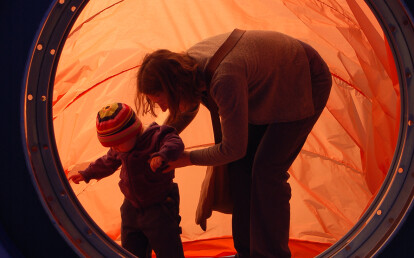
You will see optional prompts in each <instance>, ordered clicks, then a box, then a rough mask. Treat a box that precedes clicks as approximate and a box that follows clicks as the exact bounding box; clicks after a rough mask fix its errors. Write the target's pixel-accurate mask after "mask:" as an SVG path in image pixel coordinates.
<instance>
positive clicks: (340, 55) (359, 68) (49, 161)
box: [24, 0, 414, 257]
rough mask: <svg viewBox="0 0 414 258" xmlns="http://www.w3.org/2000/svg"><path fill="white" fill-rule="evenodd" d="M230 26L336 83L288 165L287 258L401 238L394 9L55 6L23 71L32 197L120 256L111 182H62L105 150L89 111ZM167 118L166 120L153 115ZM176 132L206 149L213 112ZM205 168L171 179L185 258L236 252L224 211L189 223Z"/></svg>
mask: <svg viewBox="0 0 414 258" xmlns="http://www.w3.org/2000/svg"><path fill="white" fill-rule="evenodd" d="M201 2H202V3H201ZM235 27H238V28H242V29H264V30H276V31H280V32H283V33H286V34H289V35H292V36H294V37H296V38H298V39H300V40H302V41H304V42H307V43H309V44H311V45H312V46H313V47H315V48H316V49H317V50H318V51H319V52H320V53H321V55H322V56H323V57H324V59H325V60H326V61H327V63H328V65H329V67H330V70H331V73H332V76H333V79H334V84H333V89H332V93H331V96H330V99H329V101H328V105H327V108H326V109H325V110H324V112H323V114H322V116H321V118H320V120H319V121H318V123H317V124H316V126H315V128H314V130H313V131H312V133H311V135H310V136H309V138H308V140H307V142H306V144H305V146H304V148H303V150H302V151H301V153H300V155H299V157H298V158H297V160H296V161H295V163H294V164H293V165H292V167H291V169H290V170H289V172H290V174H291V179H290V181H289V182H290V184H291V186H292V193H293V194H292V195H293V196H292V200H291V206H292V215H291V232H290V236H291V241H290V245H291V249H292V253H293V255H294V256H295V257H309V256H315V255H318V254H320V255H321V256H334V255H337V256H346V257H349V256H371V255H374V254H376V253H377V252H379V251H380V250H381V248H382V247H383V246H385V245H386V244H387V242H388V241H389V239H390V238H391V237H392V236H393V233H394V232H395V231H397V230H398V228H399V225H400V224H401V223H402V222H403V221H404V218H405V216H406V214H407V213H408V211H409V210H410V209H411V206H412V199H413V190H412V189H413V185H414V182H413V181H414V177H413V175H414V174H413V173H414V172H413V169H412V167H410V165H411V159H412V156H413V146H412V142H414V141H413V135H412V128H411V126H412V122H411V120H412V119H413V114H412V113H413V108H412V99H411V98H410V96H411V97H412V96H413V92H412V90H413V89H412V87H411V88H410V87H409V86H410V85H409V84H411V86H413V85H412V84H413V82H412V80H410V78H411V74H412V71H413V60H412V53H411V51H412V49H410V48H409V46H412V42H413V41H414V40H413V31H412V23H411V21H410V19H409V17H408V16H407V13H406V12H405V10H404V8H403V6H402V5H401V3H398V2H395V1H390V3H378V2H377V1H367V3H365V2H363V1H356V0H337V1H335V0H323V1H322V0H317V1H315V0H304V1H300V2H299V1H291V0H281V1H260V2H259V3H254V4H253V3H250V2H248V1H232V2H231V3H230V2H222V1H209V2H208V3H205V2H204V1H168V2H160V1H143V0H142V1H122V0H121V1H119V0H118V1H105V2H103V1H90V2H87V1H57V2H55V3H54V4H53V5H52V6H51V9H50V12H49V13H48V15H47V17H46V18H45V21H44V24H43V27H42V28H41V30H40V31H39V35H38V37H37V39H36V41H35V45H34V49H33V53H32V56H31V59H30V63H29V67H28V73H27V78H26V85H25V89H26V90H25V92H24V94H25V95H24V105H25V107H24V118H25V132H24V133H25V136H26V147H27V161H28V163H30V164H29V165H30V167H31V168H32V172H33V179H34V181H35V183H36V185H37V187H38V192H39V196H40V197H41V198H42V199H43V203H44V207H45V209H46V210H47V211H48V212H49V215H50V218H51V220H52V221H56V227H58V228H60V229H61V233H62V236H63V237H64V238H65V239H66V240H67V241H68V243H70V244H71V245H72V246H73V249H74V250H76V251H77V252H78V253H79V254H81V255H87V256H94V257H95V256H116V255H119V256H125V255H128V253H127V251H125V250H123V249H122V248H121V247H120V246H119V245H118V244H119V236H120V227H119V226H120V215H119V206H120V204H121V202H122V195H121V193H120V192H119V190H118V188H117V187H118V186H117V181H118V176H117V174H114V175H112V176H111V177H108V178H105V179H102V180H100V181H98V182H90V183H89V184H81V185H73V184H72V183H71V182H68V181H67V180H66V178H67V175H68V174H69V173H74V172H76V171H78V170H80V169H82V168H84V167H85V166H87V165H88V164H89V162H91V161H93V160H95V159H96V158H98V157H99V156H101V155H103V154H105V152H106V149H105V148H103V147H102V146H101V145H100V144H99V142H98V140H97V139H96V133H95V127H94V121H95V120H94V119H95V115H96V112H97V110H98V109H99V108H100V107H101V106H102V105H104V104H106V103H108V102H112V101H122V102H126V103H128V104H131V105H132V106H133V97H134V94H135V89H134V85H135V81H136V80H135V74H136V71H137V69H138V67H139V65H140V61H141V59H142V57H143V55H144V54H145V53H147V52H150V51H152V50H155V49H158V48H168V49H171V50H173V51H184V50H185V49H187V48H188V47H190V46H191V45H192V44H194V43H196V42H198V41H199V40H201V39H203V38H206V37H209V36H212V35H215V34H218V33H223V32H227V31H231V30H232V29H233V28H235ZM164 117H165V114H163V113H162V112H160V114H159V117H158V118H157V119H156V121H157V122H159V123H162V121H163V118H164ZM142 119H143V121H144V124H149V123H150V122H151V121H152V120H153V118H151V117H143V118H142ZM181 136H182V137H183V139H184V142H185V144H186V148H197V147H198V146H205V145H209V144H212V143H213V136H212V130H211V125H210V120H209V116H208V112H207V111H206V110H205V109H202V110H201V112H200V113H199V114H198V115H197V117H196V119H195V122H193V123H192V124H191V125H190V126H189V127H188V128H187V129H186V130H185V131H184V132H183V133H182V135H181ZM204 172H205V168H203V167H195V166H193V167H189V168H184V169H179V170H177V171H176V179H175V180H176V182H178V184H179V186H180V192H181V199H182V201H181V207H180V208H181V216H182V218H183V220H182V223H181V226H182V228H183V234H182V239H183V242H184V248H185V254H186V257H200V256H204V257H206V256H207V257H212V256H216V257H217V256H226V255H231V254H234V249H233V248H232V240H231V223H230V216H229V215H225V214H221V213H213V215H212V216H211V218H209V219H208V222H207V230H206V231H203V230H201V229H200V227H199V226H198V225H196V224H195V222H194V217H195V212H196V208H197V203H198V198H199V196H198V195H199V191H200V185H201V183H202V180H203V177H204Z"/></svg>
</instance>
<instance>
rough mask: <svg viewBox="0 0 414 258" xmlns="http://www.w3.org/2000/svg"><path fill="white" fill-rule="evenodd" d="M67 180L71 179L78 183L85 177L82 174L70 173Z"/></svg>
mask: <svg viewBox="0 0 414 258" xmlns="http://www.w3.org/2000/svg"><path fill="white" fill-rule="evenodd" d="M68 180H72V181H73V182H74V183H75V184H79V182H80V181H85V178H84V177H83V176H82V174H79V173H78V174H75V175H71V176H70V177H69V178H68Z"/></svg>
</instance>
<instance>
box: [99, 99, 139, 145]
mask: <svg viewBox="0 0 414 258" xmlns="http://www.w3.org/2000/svg"><path fill="white" fill-rule="evenodd" d="M141 129H142V123H141V121H140V120H139V119H138V118H137V116H136V114H135V112H134V111H133V110H132V108H131V107H130V106H128V105H127V104H124V103H112V104H109V105H106V106H105V107H103V108H102V109H101V110H99V112H98V115H97V117H96V131H97V133H98V139H99V141H100V142H101V144H102V145H103V146H105V147H112V146H115V145H118V144H120V143H123V142H125V141H126V140H129V139H131V138H132V137H135V136H136V135H138V133H139V132H140V131H141Z"/></svg>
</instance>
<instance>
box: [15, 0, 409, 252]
mask: <svg viewBox="0 0 414 258" xmlns="http://www.w3.org/2000/svg"><path fill="white" fill-rule="evenodd" d="M87 2H88V1H87V0H84V1H83V0H57V1H56V2H55V3H53V4H52V5H51V7H50V9H49V11H48V13H47V14H46V16H45V17H44V22H43V26H42V27H41V28H40V29H39V31H38V33H37V36H36V38H35V41H34V43H33V46H32V53H31V56H30V57H29V60H28V65H27V69H26V78H25V80H24V82H25V84H24V85H23V93H22V104H21V105H22V106H24V108H23V109H22V119H23V121H22V123H23V124H24V125H25V127H24V128H23V129H22V135H24V136H25V139H23V140H22V142H23V145H24V149H25V151H26V152H25V154H26V162H27V166H28V168H30V169H31V172H32V173H31V174H32V176H33V177H32V179H33V182H34V184H35V186H36V189H37V193H38V195H39V199H41V201H42V204H43V206H44V209H45V211H47V213H48V215H49V217H50V220H51V221H52V222H53V223H54V225H55V227H56V228H57V229H58V231H59V232H60V233H61V235H62V237H63V238H64V239H65V240H66V242H67V243H68V244H69V245H71V246H72V248H73V249H74V250H75V251H76V252H77V253H78V255H80V256H83V255H86V256H92V257H101V256H110V257H118V256H119V257H123V256H129V255H130V254H129V253H128V252H127V251H126V250H124V249H123V248H121V247H119V245H117V244H116V243H115V242H114V241H112V240H111V239H110V238H109V237H108V236H106V234H105V233H104V232H102V230H101V229H100V228H99V227H98V226H97V225H96V224H95V223H94V222H93V220H92V219H91V218H90V217H89V216H88V215H87V213H86V212H85V210H84V209H83V207H82V205H81V204H80V203H79V201H78V200H77V198H76V196H74V193H73V191H72V189H71V187H70V185H69V184H68V182H67V180H66V176H65V174H64V172H63V169H62V165H61V163H60V159H59V155H58V153H57V148H56V146H55V144H56V143H55V137H54V132H53V123H52V121H53V119H52V92H53V82H54V74H55V70H56V67H57V62H58V60H59V56H60V53H61V51H62V48H63V45H64V41H65V39H66V36H67V34H68V33H69V31H70V29H71V27H72V25H73V23H74V21H75V20H76V18H77V16H78V15H79V13H80V12H81V10H82V9H83V7H84V6H85V5H86V4H87ZM366 2H367V4H368V5H369V6H370V7H371V9H372V11H373V13H374V14H375V15H376V17H377V19H378V21H379V23H380V24H381V26H382V28H383V30H384V32H385V34H386V37H387V39H388V41H389V42H390V46H391V49H392V52H393V55H394V59H395V62H396V66H397V70H398V74H399V82H400V90H401V121H400V131H399V140H398V143H397V147H396V151H395V154H394V159H393V162H392V164H391V166H390V169H389V172H388V174H387V177H386V179H385V181H384V183H383V185H382V187H381V189H380V191H379V193H378V195H377V197H376V198H375V200H374V201H373V202H372V204H371V205H370V207H369V208H368V210H367V211H366V213H365V214H364V215H363V216H362V218H361V219H360V220H359V221H358V222H357V224H356V225H355V226H354V227H353V228H352V229H351V230H350V231H349V232H348V233H347V234H346V235H345V236H344V237H343V238H342V239H341V240H339V241H338V242H337V243H335V244H334V245H333V246H332V247H331V248H329V249H327V250H326V251H325V252H323V253H322V254H320V255H319V256H318V257H331V256H334V257H366V256H376V255H378V254H379V253H380V252H381V250H383V248H384V247H385V246H386V245H387V244H388V243H389V241H390V240H391V239H392V238H393V237H394V236H395V234H396V232H397V231H398V230H399V229H400V227H401V225H402V224H403V222H404V220H405V219H406V217H407V214H408V213H409V212H410V210H412V207H413V198H414V165H413V164H412V159H413V154H414V132H413V126H414V123H413V122H414V107H413V105H414V81H413V79H412V77H413V72H414V68H413V64H414V58H413V56H414V49H413V48H414V31H413V19H412V17H411V16H410V13H408V12H407V8H406V7H405V6H404V4H403V3H401V2H400V1H397V0H388V1H385V0H370V1H366Z"/></svg>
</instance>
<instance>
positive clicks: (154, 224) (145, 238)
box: [121, 183, 184, 258]
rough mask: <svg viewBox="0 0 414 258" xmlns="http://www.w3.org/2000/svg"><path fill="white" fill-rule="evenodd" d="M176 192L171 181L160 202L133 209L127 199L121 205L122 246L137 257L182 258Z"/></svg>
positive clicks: (176, 187) (175, 186)
mask: <svg viewBox="0 0 414 258" xmlns="http://www.w3.org/2000/svg"><path fill="white" fill-rule="evenodd" d="M179 200H180V197H179V192H178V186H177V184H175V183H174V185H173V187H172V191H171V193H170V195H169V196H168V197H167V198H166V200H165V201H164V202H162V203H160V204H155V205H153V206H151V207H148V208H145V209H137V208H135V207H134V206H133V205H132V204H131V203H130V202H129V201H128V200H126V199H125V200H124V203H123V204H122V206H121V218H122V224H121V242H122V247H124V248H125V249H126V250H128V251H129V252H131V253H132V254H134V255H136V256H138V257H140V258H149V257H151V252H152V250H154V252H155V254H156V256H157V258H183V257H184V252H183V246H182V242H181V237H180V234H181V228H180V226H179V224H180V221H181V217H180V215H179Z"/></svg>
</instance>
